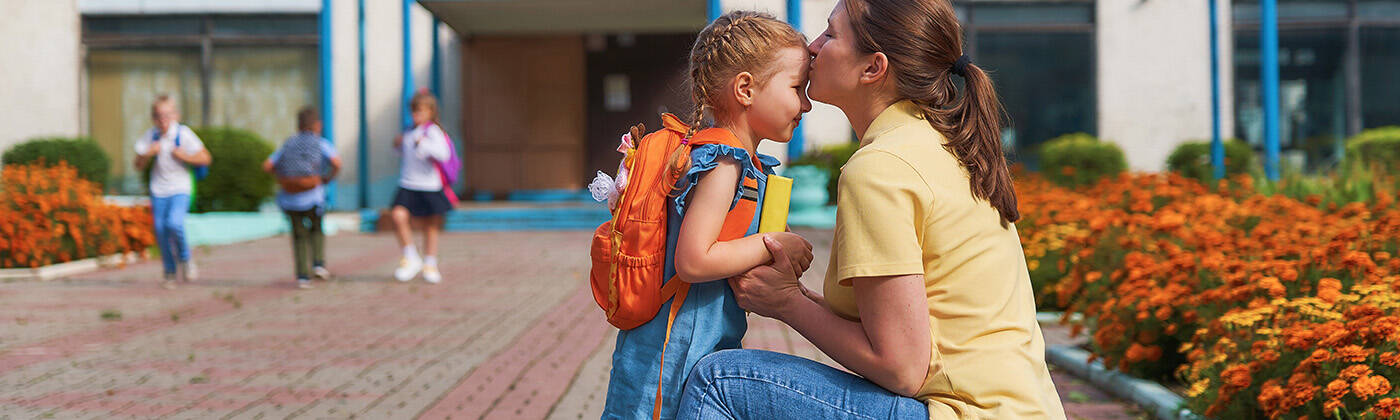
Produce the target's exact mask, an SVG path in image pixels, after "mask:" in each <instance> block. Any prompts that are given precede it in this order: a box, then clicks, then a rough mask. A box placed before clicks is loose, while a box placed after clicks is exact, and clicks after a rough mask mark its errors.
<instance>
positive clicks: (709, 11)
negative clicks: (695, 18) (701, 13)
mask: <svg viewBox="0 0 1400 420" xmlns="http://www.w3.org/2000/svg"><path fill="white" fill-rule="evenodd" d="M705 14H706V15H707V16H708V17H709V19H710V22H714V21H715V19H718V18H719V15H722V14H724V9H723V8H721V7H720V5H719V0H708V1H707V2H706V3H705Z"/></svg>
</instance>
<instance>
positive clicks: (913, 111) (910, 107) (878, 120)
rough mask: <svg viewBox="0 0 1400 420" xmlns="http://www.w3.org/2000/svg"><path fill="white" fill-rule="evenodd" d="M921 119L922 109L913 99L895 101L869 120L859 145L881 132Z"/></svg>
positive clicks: (865, 143) (863, 144) (873, 138)
mask: <svg viewBox="0 0 1400 420" xmlns="http://www.w3.org/2000/svg"><path fill="white" fill-rule="evenodd" d="M923 120H924V113H923V111H921V110H920V109H919V106H918V105H916V104H914V102H913V101H910V100H908V99H905V100H902V101H899V102H895V103H894V104H893V105H890V106H889V107H888V108H885V110H884V111H880V115H878V116H876V117H875V120H874V121H871V122H870V127H869V128H867V129H866V130H865V137H863V138H861V140H860V145H861V146H862V147H864V146H865V145H867V144H870V143H871V142H873V141H875V138H876V137H879V136H880V135H881V134H885V133H886V132H889V131H890V130H893V129H896V128H899V127H901V126H903V125H905V124H909V123H911V122H915V121H920V122H922V121H923Z"/></svg>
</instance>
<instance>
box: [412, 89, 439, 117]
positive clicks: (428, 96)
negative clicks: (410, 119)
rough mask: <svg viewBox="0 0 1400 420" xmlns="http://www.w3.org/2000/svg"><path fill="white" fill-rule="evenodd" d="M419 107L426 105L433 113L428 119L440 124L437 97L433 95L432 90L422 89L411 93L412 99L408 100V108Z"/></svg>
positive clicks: (414, 108)
mask: <svg viewBox="0 0 1400 420" xmlns="http://www.w3.org/2000/svg"><path fill="white" fill-rule="evenodd" d="M419 107H428V112H430V113H432V114H433V116H432V118H429V119H430V120H432V121H433V124H437V125H439V126H441V125H442V123H440V122H438V103H437V97H436V96H433V93H432V92H429V91H428V90H427V89H423V90H420V91H418V93H415V94H413V99H409V100H408V110H409V111H414V110H417V109H418V108H419Z"/></svg>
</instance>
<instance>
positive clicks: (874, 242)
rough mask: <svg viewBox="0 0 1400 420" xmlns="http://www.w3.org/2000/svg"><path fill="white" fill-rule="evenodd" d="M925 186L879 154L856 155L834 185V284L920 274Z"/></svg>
mask: <svg viewBox="0 0 1400 420" xmlns="http://www.w3.org/2000/svg"><path fill="white" fill-rule="evenodd" d="M928 194H929V193H928V186H927V185H925V184H924V183H923V179H922V178H920V177H919V174H918V173H917V172H916V171H914V168H913V167H911V166H910V165H909V164H908V163H907V162H905V161H904V160H903V159H900V158H899V157H898V156H895V155H893V154H891V153H889V152H885V151H882V150H864V151H861V152H858V153H856V155H855V156H854V157H852V158H851V160H850V161H849V162H847V163H846V165H845V166H844V167H842V169H841V178H840V180H839V181H838V183H837V200H836V206H837V207H836V219H837V220H836V225H837V226H838V229H837V233H836V237H835V241H834V242H833V243H832V252H833V253H835V256H836V258H833V260H834V261H837V262H838V266H837V267H836V272H835V274H836V278H835V279H836V280H837V281H838V282H839V283H840V284H841V285H845V286H849V285H850V284H851V282H850V281H851V279H852V278H855V277H876V276H902V275H908V274H924V259H923V247H922V246H921V241H920V240H919V238H920V235H919V231H918V230H917V229H918V228H920V227H922V222H921V221H920V219H921V218H922V217H923V215H924V209H925V208H926V207H927V204H926V203H927V200H926V199H925V197H928Z"/></svg>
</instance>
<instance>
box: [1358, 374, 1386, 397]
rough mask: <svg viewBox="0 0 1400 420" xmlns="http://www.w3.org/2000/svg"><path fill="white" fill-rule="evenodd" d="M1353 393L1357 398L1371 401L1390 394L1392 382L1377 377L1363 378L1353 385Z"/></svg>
mask: <svg viewBox="0 0 1400 420" xmlns="http://www.w3.org/2000/svg"><path fill="white" fill-rule="evenodd" d="M1351 392H1352V393H1354V394H1356V398H1360V399H1362V400H1369V399H1371V397H1375V396H1377V395H1385V394H1388V393H1390V381H1388V380H1386V379H1385V378H1383V377H1380V376H1376V375H1371V376H1366V377H1362V378H1361V379H1357V380H1356V382H1355V383H1352V384H1351Z"/></svg>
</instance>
